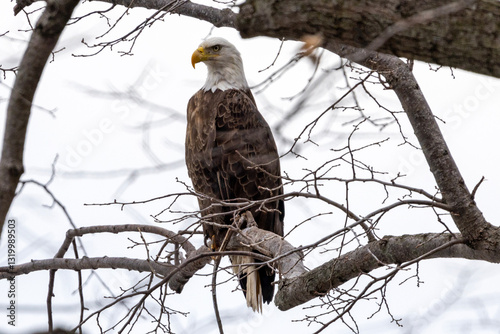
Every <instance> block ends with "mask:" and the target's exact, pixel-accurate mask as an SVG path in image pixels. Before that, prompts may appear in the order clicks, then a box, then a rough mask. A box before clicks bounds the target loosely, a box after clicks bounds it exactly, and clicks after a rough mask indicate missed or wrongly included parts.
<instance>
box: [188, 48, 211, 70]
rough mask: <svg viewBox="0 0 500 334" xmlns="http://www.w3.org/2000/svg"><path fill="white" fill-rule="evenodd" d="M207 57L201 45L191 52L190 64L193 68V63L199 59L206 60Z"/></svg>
mask: <svg viewBox="0 0 500 334" xmlns="http://www.w3.org/2000/svg"><path fill="white" fill-rule="evenodd" d="M207 58H208V57H207V55H206V54H205V50H204V49H203V47H201V46H200V47H199V48H198V49H196V50H195V51H194V52H193V55H192V56H191V65H193V68H195V67H194V65H195V64H196V63H199V62H200V61H205V60H207Z"/></svg>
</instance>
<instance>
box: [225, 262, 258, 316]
mask: <svg viewBox="0 0 500 334" xmlns="http://www.w3.org/2000/svg"><path fill="white" fill-rule="evenodd" d="M230 258H231V262H232V263H233V265H234V266H233V272H234V273H235V274H238V276H239V277H240V279H241V278H246V283H247V284H246V291H245V295H246V299H247V306H248V307H251V308H252V310H253V311H254V312H260V313H262V289H261V286H260V277H259V271H258V270H257V268H256V267H255V266H247V265H246V264H247V263H254V262H255V260H254V259H253V258H252V257H250V256H230Z"/></svg>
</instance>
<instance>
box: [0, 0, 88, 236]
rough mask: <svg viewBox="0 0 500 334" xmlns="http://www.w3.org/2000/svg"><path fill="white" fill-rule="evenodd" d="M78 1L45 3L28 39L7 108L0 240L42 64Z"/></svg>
mask: <svg viewBox="0 0 500 334" xmlns="http://www.w3.org/2000/svg"><path fill="white" fill-rule="evenodd" d="M78 2H79V1H78V0H61V1H59V0H58V1H55V0H48V1H47V7H46V8H45V10H44V11H43V14H42V16H41V17H40V19H39V20H38V22H37V24H36V26H35V30H34V31H33V34H32V35H31V38H30V42H29V44H28V48H27V50H26V52H25V54H24V56H23V59H22V60H21V64H20V65H19V70H18V74H17V76H16V81H15V83H14V87H13V88H12V94H11V97H10V100H9V105H8V107H7V120H6V123H5V133H4V139H3V147H2V159H1V160H0V236H1V232H2V230H3V224H4V222H5V218H6V216H7V212H8V210H9V208H10V205H11V203H12V199H13V198H14V194H15V191H16V187H17V184H18V182H19V178H20V177H21V174H22V173H23V172H24V166H23V152H24V142H25V139H26V129H27V126H28V120H29V117H30V111H31V104H32V101H33V96H34V94H35V90H36V88H37V86H38V82H39V80H40V77H41V75H42V71H43V69H44V67H45V64H46V62H47V60H48V58H49V56H50V55H51V53H52V50H53V49H54V46H55V45H56V43H57V41H58V39H59V36H60V34H61V32H62V31H63V29H64V27H65V26H66V23H67V22H68V20H69V19H70V17H71V14H72V12H73V9H74V8H75V6H76V5H77V4H78Z"/></svg>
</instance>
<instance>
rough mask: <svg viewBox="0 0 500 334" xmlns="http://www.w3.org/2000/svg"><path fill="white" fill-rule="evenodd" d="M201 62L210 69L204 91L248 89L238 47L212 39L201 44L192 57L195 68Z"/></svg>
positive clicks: (220, 39)
mask: <svg viewBox="0 0 500 334" xmlns="http://www.w3.org/2000/svg"><path fill="white" fill-rule="evenodd" d="M199 62H203V63H205V65H207V68H208V75H207V81H206V82H205V85H204V86H203V87H202V89H203V90H205V91H208V90H211V91H212V92H215V91H216V90H217V89H220V90H223V91H224V90H227V89H248V83H247V80H246V78H245V71H244V70H243V61H242V60H241V55H240V53H239V51H238V50H237V49H236V47H235V46H234V45H233V44H231V43H229V42H228V41H227V40H225V39H224V38H221V37H212V38H209V39H207V40H205V41H204V42H202V43H201V44H200V46H199V47H198V48H197V49H196V50H195V51H194V52H193V55H192V56H191V64H192V65H193V68H194V67H195V65H196V64H197V63H199Z"/></svg>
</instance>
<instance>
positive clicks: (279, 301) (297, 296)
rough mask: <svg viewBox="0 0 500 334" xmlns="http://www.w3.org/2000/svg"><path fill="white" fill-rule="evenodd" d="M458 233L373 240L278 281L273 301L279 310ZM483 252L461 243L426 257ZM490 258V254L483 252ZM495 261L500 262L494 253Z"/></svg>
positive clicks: (477, 255) (428, 249)
mask: <svg viewBox="0 0 500 334" xmlns="http://www.w3.org/2000/svg"><path fill="white" fill-rule="evenodd" d="M457 237H458V235H450V234H445V235H442V234H435V233H428V234H420V235H403V236H394V237H393V236H387V237H384V238H383V239H381V240H378V241H376V242H372V243H369V244H368V245H366V246H363V247H359V248H358V249H356V250H354V251H352V252H349V253H347V254H344V255H343V256H340V257H338V258H335V259H332V260H330V261H328V262H326V263H324V264H323V265H321V266H319V267H317V268H315V269H313V270H311V271H309V272H307V273H305V274H303V275H301V276H299V277H296V278H295V279H285V280H283V281H282V282H280V286H279V290H278V293H277V294H276V298H275V304H276V306H278V308H279V309H280V310H282V311H285V310H288V309H290V308H293V307H295V306H297V305H301V304H303V303H305V302H307V301H309V300H311V299H314V298H317V297H319V296H323V295H325V294H326V293H328V292H329V291H330V290H332V289H334V288H336V287H338V286H340V285H342V284H343V283H345V282H347V281H348V280H350V279H352V278H355V277H358V276H359V275H362V274H364V273H369V272H370V271H372V270H374V269H376V268H379V267H382V266H384V265H389V264H402V263H405V262H408V261H411V260H415V259H417V258H419V257H421V256H422V255H424V254H426V253H429V252H432V251H433V250H435V249H436V248H438V247H440V246H443V245H446V244H447V243H449V242H455V241H456V242H457V243H458V242H460V240H461V239H458V238H457ZM483 256H485V254H484V253H482V252H476V251H474V250H472V249H471V248H469V247H467V246H466V245H463V244H455V245H452V246H450V247H448V248H446V249H443V250H441V251H439V252H436V253H433V254H431V255H429V256H428V257H427V258H440V257H445V258H466V259H476V260H477V259H481V258H482V257H483ZM486 258H488V259H489V257H487V256H486ZM496 262H497V263H499V262H500V257H497V259H496Z"/></svg>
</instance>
